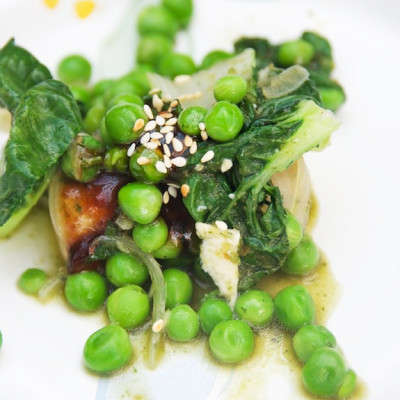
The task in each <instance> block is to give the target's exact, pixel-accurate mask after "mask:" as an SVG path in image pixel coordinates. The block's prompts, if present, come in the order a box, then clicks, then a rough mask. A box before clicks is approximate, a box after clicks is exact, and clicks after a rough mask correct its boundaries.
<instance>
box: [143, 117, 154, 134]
mask: <svg viewBox="0 0 400 400" xmlns="http://www.w3.org/2000/svg"><path fill="white" fill-rule="evenodd" d="M156 126H157V124H156V121H154V119H152V120H151V121H149V122H148V123H147V124H146V125H145V127H144V130H145V131H146V132H147V131H154V129H156Z"/></svg>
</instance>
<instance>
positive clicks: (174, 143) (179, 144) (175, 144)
mask: <svg viewBox="0 0 400 400" xmlns="http://www.w3.org/2000/svg"><path fill="white" fill-rule="evenodd" d="M172 147H173V148H174V150H175V151H178V152H179V151H182V150H183V144H182V142H181V141H180V140H178V139H177V138H173V139H172Z"/></svg>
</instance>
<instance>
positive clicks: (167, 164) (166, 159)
mask: <svg viewBox="0 0 400 400" xmlns="http://www.w3.org/2000/svg"><path fill="white" fill-rule="evenodd" d="M163 159H164V164H165V166H166V167H167V168H172V164H171V159H170V158H169V156H167V155H165V154H164V156H163Z"/></svg>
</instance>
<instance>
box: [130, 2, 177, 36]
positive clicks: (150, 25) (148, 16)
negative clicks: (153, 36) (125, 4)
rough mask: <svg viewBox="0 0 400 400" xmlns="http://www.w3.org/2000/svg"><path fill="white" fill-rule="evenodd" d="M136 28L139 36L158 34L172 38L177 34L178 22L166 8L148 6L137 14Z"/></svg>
mask: <svg viewBox="0 0 400 400" xmlns="http://www.w3.org/2000/svg"><path fill="white" fill-rule="evenodd" d="M137 28H138V31H139V34H140V35H142V36H143V35H147V34H150V33H159V34H161V35H165V36H167V37H170V38H171V39H173V38H174V36H175V35H176V33H177V32H178V29H179V28H178V21H177V20H176V18H175V17H174V14H172V13H171V12H170V11H169V10H168V9H167V8H166V7H163V6H149V7H146V8H145V9H143V10H142V12H141V13H140V14H139V18H138V22H137Z"/></svg>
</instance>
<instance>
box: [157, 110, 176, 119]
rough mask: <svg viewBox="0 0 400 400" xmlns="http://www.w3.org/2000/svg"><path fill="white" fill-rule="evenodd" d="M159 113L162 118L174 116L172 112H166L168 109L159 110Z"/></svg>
mask: <svg viewBox="0 0 400 400" xmlns="http://www.w3.org/2000/svg"><path fill="white" fill-rule="evenodd" d="M159 115H161V116H162V117H163V118H165V119H168V118H171V117H173V116H174V114H171V113H170V112H168V111H161V112H160V114H159Z"/></svg>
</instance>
